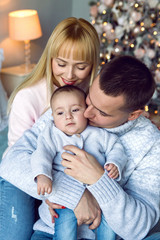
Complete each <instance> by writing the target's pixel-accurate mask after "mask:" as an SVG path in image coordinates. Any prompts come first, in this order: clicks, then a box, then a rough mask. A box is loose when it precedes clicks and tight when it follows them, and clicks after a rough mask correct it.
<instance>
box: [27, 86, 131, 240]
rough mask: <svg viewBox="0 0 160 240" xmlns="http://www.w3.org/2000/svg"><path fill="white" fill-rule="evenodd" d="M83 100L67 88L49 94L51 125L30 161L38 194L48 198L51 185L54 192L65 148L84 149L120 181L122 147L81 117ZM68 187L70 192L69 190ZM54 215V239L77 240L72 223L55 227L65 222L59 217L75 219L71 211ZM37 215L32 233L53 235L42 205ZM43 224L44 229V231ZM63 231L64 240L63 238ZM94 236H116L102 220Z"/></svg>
mask: <svg viewBox="0 0 160 240" xmlns="http://www.w3.org/2000/svg"><path fill="white" fill-rule="evenodd" d="M85 98H86V95H85V93H84V92H83V91H82V90H81V89H79V88H77V87H75V86H68V85H67V86H63V87H60V88H58V89H57V90H56V91H55V92H54V93H53V94H52V97H51V101H50V103H51V109H52V115H53V119H54V121H51V122H50V123H49V124H48V125H47V126H46V127H45V129H44V130H43V131H42V133H41V134H40V135H39V138H38V144H37V149H36V151H35V152H34V153H33V154H32V158H31V165H32V170H33V177H34V179H35V180H36V181H37V192H38V194H43V195H44V194H45V193H47V194H50V193H51V192H52V183H53V188H55V189H56V184H57V183H56V181H54V180H53V178H54V179H56V174H57V172H59V171H64V167H63V166H62V165H61V160H62V159H61V154H62V152H63V147H64V146H65V145H75V146H77V147H79V148H81V149H82V148H83V149H84V150H85V151H87V152H88V153H90V154H92V155H93V156H95V158H96V159H98V161H99V163H100V164H101V165H102V166H104V165H107V167H108V168H107V170H108V173H106V174H108V175H109V177H111V178H113V179H116V180H117V181H119V180H120V179H121V175H122V170H123V168H124V166H125V164H126V161H127V159H126V156H125V154H124V151H123V147H122V145H121V144H120V142H119V140H118V138H117V136H116V135H114V134H111V133H109V132H107V130H106V129H102V128H97V127H93V126H89V125H87V119H86V118H85V117H84V111H85V109H86V103H85ZM104 139H105V141H104ZM75 181H76V180H75ZM79 184H82V183H79ZM68 187H70V188H71V190H72V186H68ZM62 191H63V190H62ZM57 203H58V202H57ZM45 209H47V211H46V210H45ZM57 212H58V214H59V218H58V219H56V221H55V235H54V236H56V240H57V239H77V230H76V227H73V228H72V227H71V222H68V225H69V226H68V225H66V224H67V220H66V222H65V223H64V225H63V224H62V225H60V224H59V223H58V221H62V220H60V219H64V216H63V218H62V217H61V216H62V215H63V214H65V215H67V216H70V215H71V214H72V215H74V213H73V211H72V210H70V209H62V210H58V211H57ZM39 214H40V220H38V222H36V223H35V225H34V230H36V231H37V230H38V231H42V234H43V232H48V233H50V234H54V226H53V224H52V223H51V221H50V214H49V211H48V207H47V206H46V203H45V202H43V203H42V205H41V206H40V208H39ZM47 216H48V217H47ZM65 219H66V218H65ZM102 219H103V218H102ZM44 224H45V226H46V228H44ZM74 224H76V217H75V215H74V221H73V225H72V226H75V225H74ZM60 226H61V227H60ZM62 226H63V228H62ZM64 226H65V227H64ZM67 226H68V227H67ZM64 229H65V238H63V237H64V236H62V235H63V234H64ZM96 234H97V239H100V238H101V239H102V237H103V239H106V238H107V237H108V238H107V239H115V234H114V232H113V231H112V230H111V229H110V228H109V226H108V225H107V223H106V222H105V219H103V220H102V221H101V224H100V226H99V227H98V228H97V230H96ZM100 234H101V235H100ZM71 236H72V237H71Z"/></svg>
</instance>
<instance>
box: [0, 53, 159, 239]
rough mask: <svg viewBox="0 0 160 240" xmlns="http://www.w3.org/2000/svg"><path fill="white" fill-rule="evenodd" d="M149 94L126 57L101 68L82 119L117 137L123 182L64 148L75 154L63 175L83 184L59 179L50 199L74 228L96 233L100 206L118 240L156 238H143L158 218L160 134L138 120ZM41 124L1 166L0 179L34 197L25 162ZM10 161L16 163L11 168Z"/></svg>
mask: <svg viewBox="0 0 160 240" xmlns="http://www.w3.org/2000/svg"><path fill="white" fill-rule="evenodd" d="M154 89H155V83H154V80H153V78H152V75H151V73H150V71H149V70H148V69H147V67H146V66H145V65H144V64H143V63H141V62H140V61H138V60H137V59H135V58H132V57H128V56H123V57H118V58H115V59H114V60H112V61H111V62H110V63H108V64H106V65H105V66H104V68H103V70H102V71H101V73H100V74H99V76H98V77H97V78H96V79H95V81H94V82H93V84H92V86H91V87H90V90H89V94H88V97H87V100H86V102H87V105H88V108H87V110H86V111H85V116H86V117H87V118H88V119H89V123H90V124H91V125H93V126H98V127H103V128H107V130H108V131H110V132H113V133H115V134H117V135H118V136H119V138H120V140H121V143H122V144H123V146H124V148H125V151H126V154H127V156H128V162H127V164H126V169H125V171H127V173H128V177H127V183H126V184H125V185H124V187H123V188H121V187H120V186H119V184H118V183H116V182H115V181H114V180H113V179H110V178H109V177H108V176H107V175H108V174H107V173H106V171H105V170H104V169H103V168H102V167H101V166H100V165H99V164H98V162H97V160H96V159H94V158H93V157H92V156H91V155H89V154H88V153H85V152H84V151H83V150H80V149H78V148H76V147H74V146H66V147H65V149H66V150H69V151H71V152H73V153H74V154H75V155H73V154H69V153H68V152H66V153H63V155H62V157H63V161H62V164H63V166H65V167H66V170H65V173H66V174H68V175H70V176H72V177H74V178H76V179H77V180H79V181H81V182H83V183H84V184H87V185H86V186H84V185H80V184H79V182H76V181H74V180H72V179H71V178H67V176H66V175H65V174H61V176H60V177H59V179H60V180H59V189H62V188H63V189H64V191H63V192H61V191H60V192H59V198H58V199H54V198H53V200H52V202H57V203H59V204H61V205H63V206H66V207H68V208H71V209H74V211H75V214H76V217H77V219H78V223H79V224H82V223H86V224H89V223H92V222H93V223H92V225H91V226H90V228H95V227H96V226H97V225H98V224H99V222H100V211H99V207H98V204H99V206H100V208H101V210H102V211H103V214H104V216H105V218H106V221H107V223H108V224H109V225H110V227H111V228H112V229H113V230H114V231H115V232H116V234H117V235H119V236H120V237H121V238H122V239H128V240H141V239H146V240H151V239H154V240H156V239H160V235H159V234H156V235H152V236H151V237H148V238H145V237H146V236H147V235H148V234H149V232H150V230H151V229H153V227H154V226H155V225H156V224H157V222H158V220H159V214H160V209H159V206H160V194H159V191H160V158H159V156H160V147H159V146H160V132H159V131H158V129H157V128H156V126H154V125H153V124H151V122H150V121H149V120H148V119H146V118H144V117H142V116H140V115H141V113H142V112H143V109H144V106H145V104H147V102H148V101H149V99H150V98H151V96H152V94H153V92H154ZM46 123H47V117H46V116H43V117H42V119H41V120H40V121H38V122H37V123H36V124H35V126H34V127H33V128H32V129H31V130H29V131H27V132H26V133H25V135H24V137H23V138H22V140H23V141H22V140H20V141H21V144H20V147H19V140H18V142H17V143H16V144H15V146H14V148H13V149H12V150H10V151H9V152H8V154H7V155H6V159H5V161H4V166H3V164H2V167H1V176H2V177H4V178H6V179H7V180H8V181H10V182H11V183H13V184H14V185H16V186H17V187H19V188H20V189H22V190H23V191H25V192H26V193H28V194H30V195H32V196H33V197H36V198H38V196H37V195H36V194H35V192H36V186H35V190H34V189H30V186H31V185H32V184H33V183H32V181H31V179H32V175H31V173H30V166H29V163H28V162H29V161H28V159H30V154H31V153H32V152H33V151H34V149H35V147H36V137H37V136H36V135H38V134H39V131H41V130H42V129H41V128H42V125H45V124H46ZM43 127H44V126H43ZM99 137H100V136H99ZM28 139H29V140H28ZM25 143H27V150H26V149H25V148H26V144H25ZM22 150H23V151H22ZM15 152H16V156H15ZM7 158H8V159H7ZM21 158H23V159H22V162H21V160H20V159H21ZM16 159H18V160H16ZM7 161H8V162H9V164H8V165H7ZM13 161H14V162H15V161H17V163H16V164H15V165H14V164H13ZM122 161H123V159H122ZM19 162H20V163H19ZM22 163H23V165H24V166H25V168H26V169H27V171H26V172H24V171H23V169H22V170H21V169H20V170H19V168H17V164H22ZM24 166H23V168H24ZM6 168H7V170H8V172H10V171H13V170H15V171H16V176H17V175H22V177H23V179H25V180H23V179H22V181H23V183H22V182H20V181H17V182H16V179H14V180H13V177H10V176H8V175H7V174H6V171H5V169H6ZM107 170H108V171H109V169H107ZM67 181H69V182H72V186H73V187H72V189H73V190H71V189H68V188H67V187H66V186H67ZM35 185H36V184H35ZM84 191H85V193H84V194H83V192H84ZM53 195H54V188H53ZM93 196H94V197H93ZM95 198H96V200H97V201H96V200H95ZM80 199H81V200H80ZM79 200H80V202H79ZM78 202H79V203H78ZM97 202H98V204H97ZM87 203H88V205H87ZM49 204H50V206H51V207H53V206H54V207H56V205H54V204H51V203H49ZM59 207H60V206H59ZM52 212H53V210H52ZM53 213H54V214H55V212H53ZM55 216H56V215H55Z"/></svg>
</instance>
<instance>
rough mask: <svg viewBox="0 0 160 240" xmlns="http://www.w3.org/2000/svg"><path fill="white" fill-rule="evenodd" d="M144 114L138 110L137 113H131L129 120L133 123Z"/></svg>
mask: <svg viewBox="0 0 160 240" xmlns="http://www.w3.org/2000/svg"><path fill="white" fill-rule="evenodd" d="M143 112H144V110H141V109H139V110H136V111H134V112H132V113H130V114H129V117H128V120H130V121H132V120H135V119H137V118H138V117H139V116H140V115H141V114H142V113H143Z"/></svg>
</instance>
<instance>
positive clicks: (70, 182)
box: [48, 172, 85, 210]
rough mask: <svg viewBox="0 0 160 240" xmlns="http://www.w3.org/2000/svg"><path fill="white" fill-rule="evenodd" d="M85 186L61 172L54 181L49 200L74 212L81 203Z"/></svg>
mask: <svg viewBox="0 0 160 240" xmlns="http://www.w3.org/2000/svg"><path fill="white" fill-rule="evenodd" d="M84 191H85V186H84V185H83V184H82V183H80V182H78V181H76V180H75V179H73V178H71V177H69V176H67V175H66V174H65V173H62V172H59V173H58V174H57V176H56V179H53V188H52V193H51V195H50V196H49V198H48V200H49V201H51V202H54V203H57V204H60V205H62V206H65V207H67V208H69V209H72V210H74V209H75V208H76V206H77V204H78V203H79V201H80V199H81V197H82V195H83V193H84Z"/></svg>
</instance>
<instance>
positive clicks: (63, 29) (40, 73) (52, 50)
mask: <svg viewBox="0 0 160 240" xmlns="http://www.w3.org/2000/svg"><path fill="white" fill-rule="evenodd" d="M72 46H74V52H73V58H74V60H82V61H86V62H88V63H90V64H91V65H92V70H91V73H90V83H92V81H93V79H94V78H95V76H96V74H97V68H98V65H99V48H100V43H99V37H98V34H97V32H96V30H95V28H94V27H93V26H92V25H91V24H90V23H89V22H88V21H86V20H85V19H82V18H80V19H77V18H75V17H70V18H67V19H64V20H63V21H61V22H60V23H59V24H58V25H57V26H56V27H55V29H54V31H53V32H52V34H51V36H50V38H49V40H48V42H47V44H46V47H45V49H44V51H43V53H42V56H41V58H40V59H39V62H38V63H37V65H36V66H35V68H34V69H33V71H32V72H31V73H30V74H29V75H28V76H27V78H26V79H25V81H24V82H23V83H22V84H20V85H19V86H18V87H17V88H16V89H15V90H14V91H13V93H12V95H11V97H10V99H9V101H8V112H9V111H10V109H11V105H12V102H13V100H14V98H15V96H16V94H17V92H18V91H20V90H21V89H23V88H26V87H29V86H32V85H34V84H36V83H37V82H38V81H40V80H41V79H42V78H46V81H47V95H48V103H47V104H49V100H50V96H51V94H52V92H53V91H54V89H53V84H54V83H55V79H54V76H53V73H52V59H53V58H56V57H57V56H58V54H59V51H60V50H61V53H63V56H62V57H67V56H69V55H70V51H71V48H72ZM47 104H46V105H47Z"/></svg>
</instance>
